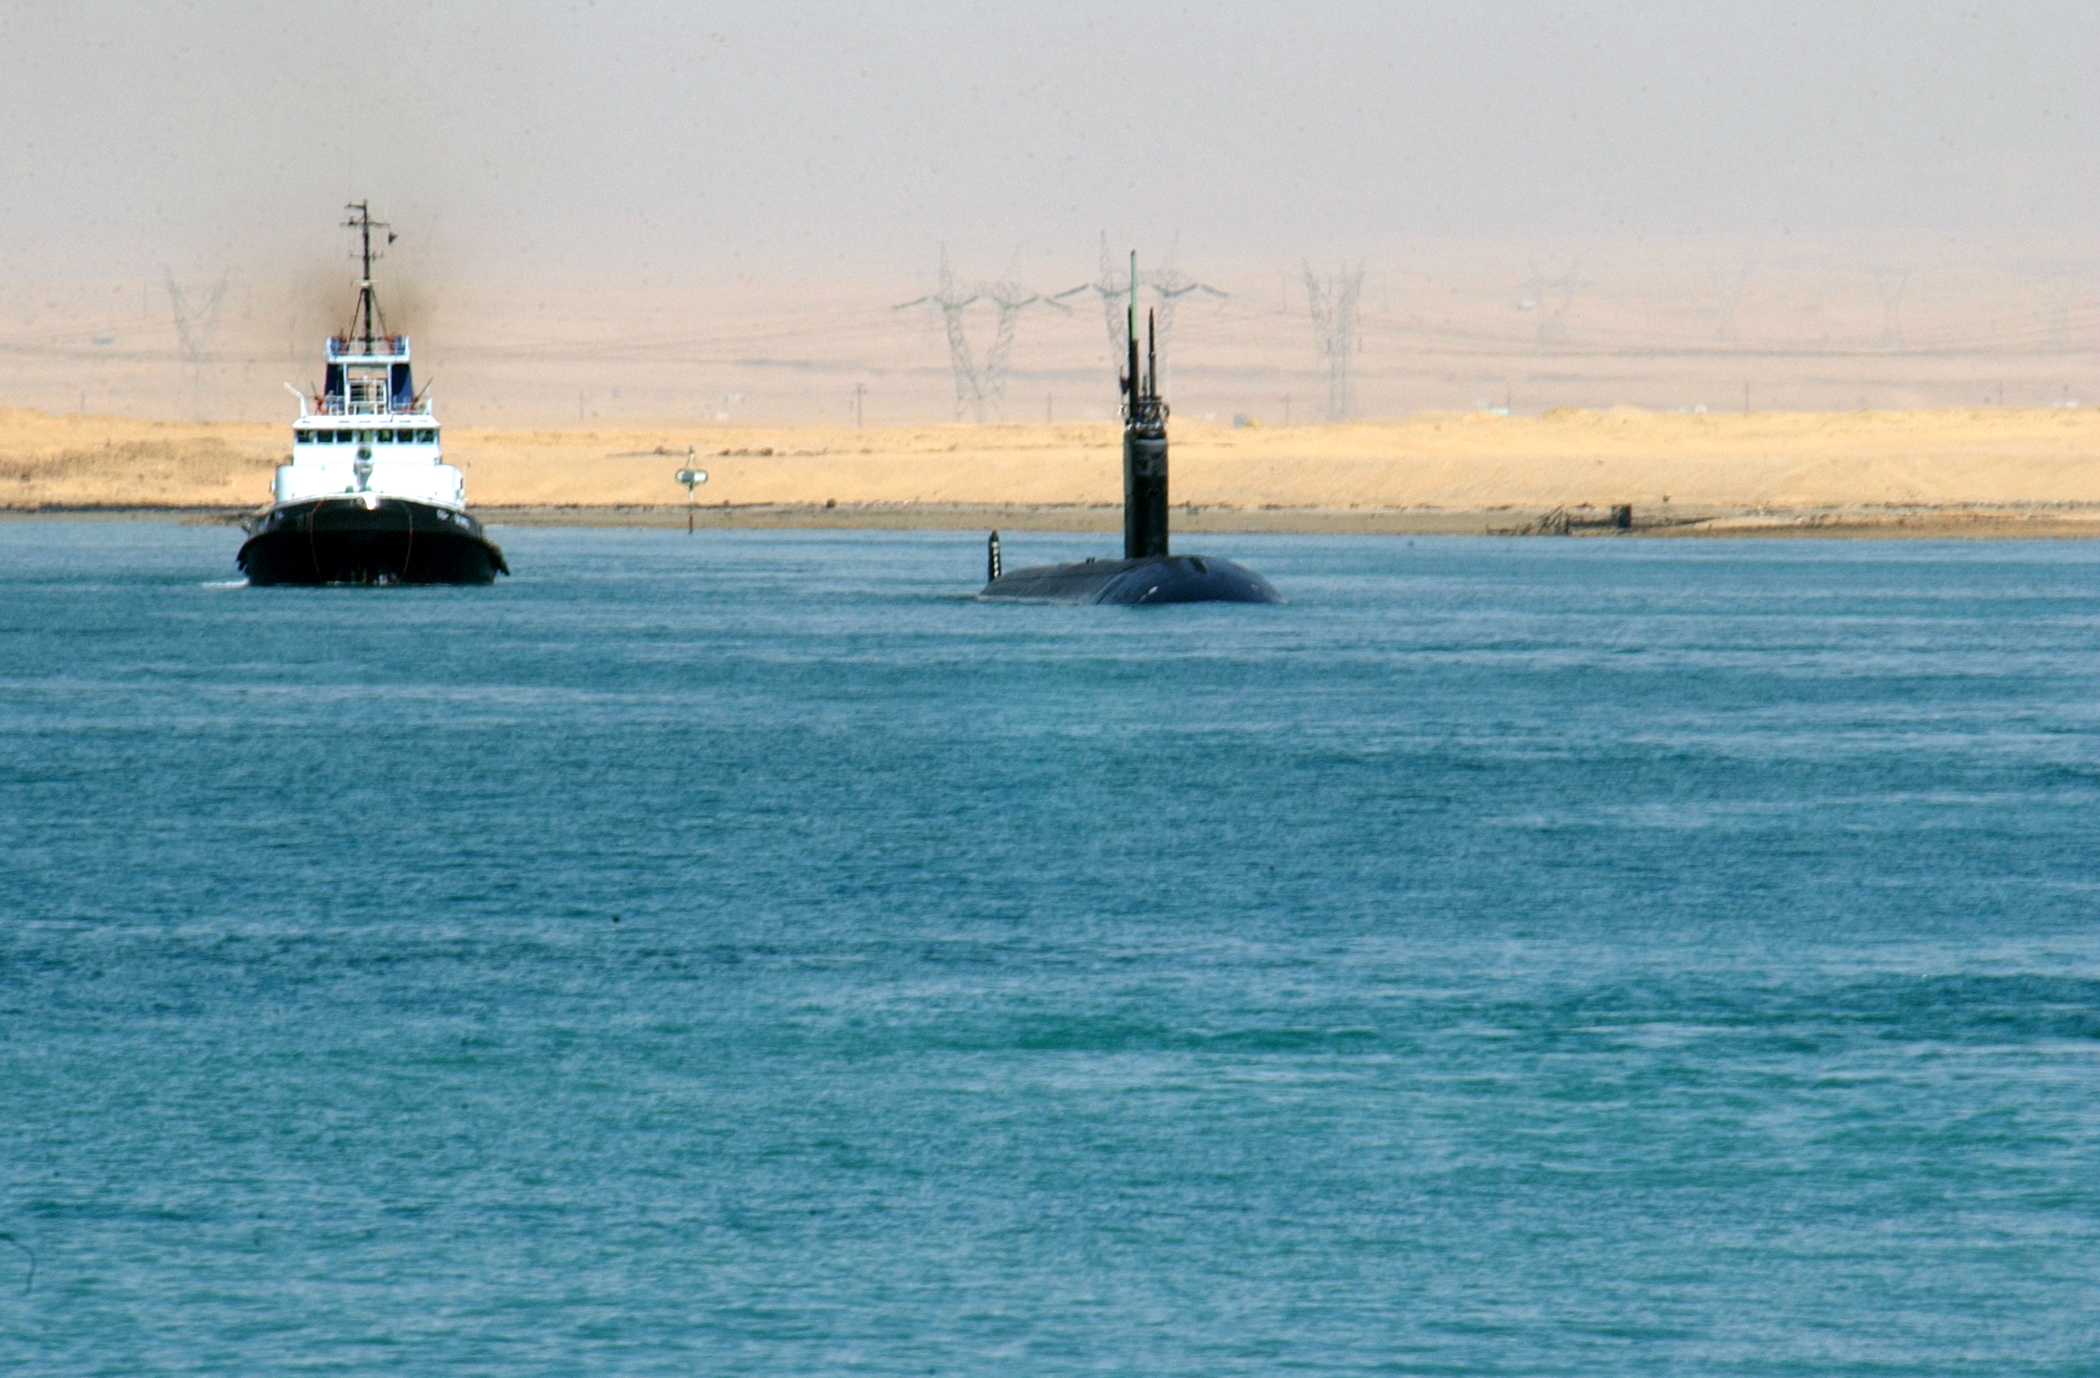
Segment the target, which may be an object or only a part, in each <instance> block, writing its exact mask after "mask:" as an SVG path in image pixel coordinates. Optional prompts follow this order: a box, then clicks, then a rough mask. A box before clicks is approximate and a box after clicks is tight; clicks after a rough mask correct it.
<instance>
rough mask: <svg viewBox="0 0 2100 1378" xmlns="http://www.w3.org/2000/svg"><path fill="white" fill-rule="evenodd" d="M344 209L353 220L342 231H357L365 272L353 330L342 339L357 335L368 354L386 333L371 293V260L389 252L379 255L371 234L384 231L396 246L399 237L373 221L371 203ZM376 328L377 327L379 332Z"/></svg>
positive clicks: (359, 285)
mask: <svg viewBox="0 0 2100 1378" xmlns="http://www.w3.org/2000/svg"><path fill="white" fill-rule="evenodd" d="M343 209H344V210H346V211H349V212H351V215H350V218H349V219H348V220H345V221H344V222H343V228H344V229H346V230H356V231H357V233H358V239H359V243H360V249H359V257H360V259H361V261H362V262H363V264H364V271H363V272H361V273H360V274H359V275H358V279H357V309H356V310H355V311H354V312H353V313H352V314H351V316H350V328H349V329H348V330H346V331H344V332H343V337H344V338H345V339H346V340H347V339H349V338H351V337H352V336H355V337H356V338H357V339H358V340H359V341H360V342H361V343H362V344H363V345H364V347H365V353H367V354H370V353H371V352H372V344H373V341H374V340H375V339H376V338H377V337H378V336H380V335H384V334H386V317H385V316H383V315H381V314H380V311H379V301H378V298H377V297H375V296H374V295H373V293H372V260H373V259H375V258H378V257H380V256H381V255H382V254H384V253H385V252H386V250H385V246H384V245H382V246H381V247H380V250H379V252H378V253H375V252H373V250H372V231H374V230H385V231H386V242H387V243H388V244H391V243H393V242H394V240H395V239H396V238H397V236H396V235H395V234H394V229H393V226H391V225H389V224H387V223H386V221H384V220H374V219H373V218H372V203H371V202H370V201H352V202H351V203H350V204H349V205H347V206H345V207H343ZM375 325H376V326H377V327H378V328H377V331H376V333H375V331H374V326H375Z"/></svg>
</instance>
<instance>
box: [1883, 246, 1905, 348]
mask: <svg viewBox="0 0 2100 1378" xmlns="http://www.w3.org/2000/svg"><path fill="white" fill-rule="evenodd" d="M1910 274H1911V269H1910V267H1909V266H1908V265H1905V266H1904V267H1901V268H1876V269H1875V270H1874V290H1875V291H1877V292H1879V293H1881V340H1880V344H1881V347H1882V348H1883V349H1901V348H1903V315H1902V311H1903V289H1904V288H1906V287H1908V286H1910Z"/></svg>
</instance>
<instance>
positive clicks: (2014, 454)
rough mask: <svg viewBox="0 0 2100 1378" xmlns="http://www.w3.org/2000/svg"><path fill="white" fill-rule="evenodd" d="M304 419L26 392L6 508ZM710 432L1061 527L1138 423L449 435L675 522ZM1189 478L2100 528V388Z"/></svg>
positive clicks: (1181, 458)
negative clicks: (2037, 398) (49, 406)
mask: <svg viewBox="0 0 2100 1378" xmlns="http://www.w3.org/2000/svg"><path fill="white" fill-rule="evenodd" d="M285 437H286V428H285V427H283V426H270V425H251V424H211V423H187V422H150V421H136V420H131V419H127V418H122V417H107V416H85V417H83V416H52V415H48V414H46V413H42V412H34V411H27V410H22V409H0V508H13V509H17V510H20V509H35V508H45V509H49V508H53V507H92V506H106V507H183V508H248V507H254V506H258V505H260V504H261V503H262V502H263V501H264V500H265V499H266V498H267V495H268V492H269V484H270V470H271V468H272V467H273V466H274V465H275V464H277V463H278V462H280V460H281V459H282V457H283V455H284V452H285V448H286V445H285ZM688 446H690V447H692V449H693V450H694V451H695V452H696V454H697V457H698V463H699V464H700V466H701V467H703V468H705V469H707V470H708V471H709V472H710V475H711V477H710V481H709V483H708V484H707V486H706V487H705V488H704V489H702V490H701V494H702V499H703V501H704V502H705V503H706V504H708V505H710V506H712V507H713V508H714V509H715V512H714V513H712V514H711V518H712V520H715V521H721V520H723V517H724V514H723V513H722V512H721V504H723V503H725V502H726V503H728V504H731V511H730V513H729V514H728V516H729V517H730V518H732V519H733V518H734V517H735V516H736V514H738V513H740V512H743V513H745V514H746V515H748V516H751V517H758V516H760V514H759V513H756V512H748V511H747V509H750V508H753V507H758V506H762V505H776V506H779V507H790V508H806V507H809V506H814V507H816V508H817V509H818V512H819V513H821V516H818V515H814V514H812V515H811V516H810V518H809V519H810V520H812V521H817V522H821V523H822V524H826V525H850V524H882V525H912V524H925V525H970V524H975V519H976V517H978V516H980V515H982V513H981V512H978V511H977V510H976V509H980V508H996V509H1001V510H1004V511H1007V512H1009V513H1011V514H1012V515H1009V516H1008V517H1006V518H1005V520H1007V521H1008V523H1009V524H1025V522H1016V521H1015V517H1017V516H1020V517H1025V515H1026V514H1025V512H1022V511H1019V509H1028V508H1051V509H1063V512H1062V516H1061V517H1060V518H1059V519H1058V520H1057V521H1056V522H1055V523H1054V524H1058V525H1074V524H1077V525H1086V526H1097V525H1098V526H1103V527H1106V526H1110V525H1113V524H1114V521H1115V517H1114V513H1113V512H1112V511H1110V510H1108V509H1109V508H1112V506H1113V505H1114V504H1116V503H1117V502H1119V501H1120V499H1121V479H1120V474H1119V467H1118V466H1119V462H1120V461H1119V451H1118V442H1117V432H1116V429H1115V427H1114V426H1113V425H1112V424H1103V423H1089V424H1073V425H1056V426H1044V425H1013V426H987V427H962V426H927V427H916V428H888V429H871V430H843V429H818V428H798V427H778V428H765V427H742V426H739V427H733V428H732V427H726V426H719V425H713V426H710V425H694V426H690V427H686V426H678V425H675V424H674V425H669V426H661V427H637V428H631V429H612V428H596V429H574V430H571V429H545V430H532V431H494V430H477V429H473V428H470V427H450V428H448V429H447V439H446V453H447V457H448V458H449V459H450V460H451V461H452V462H454V463H457V464H460V465H462V466H464V467H465V468H466V470H467V484H468V492H469V494H470V497H471V499H472V501H473V502H474V504H475V505H476V506H477V507H479V508H482V509H499V508H501V509H525V508H567V509H573V508H584V509H592V508H596V509H607V510H606V511H604V512H602V513H590V512H574V513H572V514H571V515H572V516H573V517H574V518H579V519H588V518H590V517H593V516H612V515H613V513H612V512H611V511H610V509H614V508H637V507H643V508H649V507H653V508H658V509H660V510H659V511H658V512H657V513H656V514H655V518H656V519H657V520H680V521H682V520H683V509H684V505H685V495H684V491H683V490H682V489H681V488H679V487H678V486H677V485H676V484H675V483H674V482H673V481H672V477H671V475H672V473H673V471H674V470H676V469H677V468H679V467H680V466H681V464H683V463H684V458H685V453H686V449H687V447H688ZM1174 499H1175V502H1176V503H1177V504H1191V505H1194V506H1196V507H1198V508H1201V509H1209V510H1207V511H1204V512H1201V513H1199V514H1198V515H1199V516H1201V517H1202V518H1203V520H1202V521H1201V522H1197V523H1191V524H1192V525H1203V526H1213V527H1221V528H1222V527H1231V528H1236V529H1264V528H1280V529H1300V528H1303V527H1304V526H1306V525H1307V524H1308V523H1310V524H1312V525H1316V526H1320V527H1324V528H1327V529H1348V528H1349V527H1351V526H1360V527H1362V528H1363V529H1400V528H1401V527H1404V526H1406V525H1409V523H1408V522H1407V521H1399V522H1398V525H1396V524H1395V521H1396V520H1397V519H1399V518H1401V517H1402V516H1403V515H1404V514H1409V513H1412V514H1414V515H1415V517H1416V518H1418V519H1420V520H1421V521H1423V522H1427V523H1428V524H1429V526H1435V525H1447V526H1448V525H1449V521H1450V519H1453V518H1457V517H1459V515H1460V514H1489V513H1494V514H1500V515H1499V520H1503V521H1510V520H1516V519H1520V518H1521V517H1523V516H1525V515H1527V514H1532V513H1536V512H1539V511H1542V510H1545V509H1548V508H1552V507H1557V506H1563V505H1565V506H1571V507H1572V506H1577V505H1580V504H1590V505H1592V506H1596V507H1607V506H1609V505H1611V504H1614V503H1632V504H1635V505H1636V507H1638V508H1640V509H1642V510H1643V511H1662V510H1664V504H1665V500H1667V509H1668V510H1670V511H1673V512H1678V513H1687V512H1706V513H1720V514H1734V515H1735V516H1736V517H1737V519H1738V523H1739V524H1743V525H1750V526H1755V525H1756V524H1757V523H1758V520H1759V519H1758V518H1757V517H1755V516H1754V515H1749V514H1757V513H1760V512H1769V513H1771V514H1772V515H1771V516H1768V517H1766V518H1764V519H1763V520H1764V521H1765V522H1766V523H1767V524H1770V523H1771V522H1772V521H1773V520H1774V519H1775V518H1777V519H1778V520H1781V521H1785V520H1788V519H1794V520H1799V519H1802V518H1804V517H1807V516H1811V515H1815V514H1821V516H1822V518H1823V519H1824V520H1825V521H1827V520H1828V519H1829V517H1830V516H1831V515H1832V514H1834V513H1835V514H1841V515H1845V516H1846V517H1847V518H1848V519H1857V518H1860V517H1863V516H1871V514H1872V513H1873V512H1875V511H1877V510H1886V509H1892V508H1902V509H1912V510H1913V511H1914V512H1927V513H1929V512H1931V511H1935V510H1937V511H1939V512H1942V513H1944V514H1946V515H1949V516H1952V515H1954V514H1958V513H1963V512H1981V513H1995V514H1996V515H1997V516H1998V517H1999V518H2004V519H2010V518H2015V517H2017V518H2020V519H2022V520H2026V521H2029V522H2032V521H2033V520H2034V519H2035V518H2036V517H2039V516H2044V515H2046V517H2047V524H2048V525H2050V526H2051V527H2057V526H2064V525H2067V524H2068V525H2070V526H2071V527H2073V528H2074V529H2082V528H2083V527H2084V525H2085V522H2086V521H2087V520H2091V521H2093V522H2094V523H2095V525H2094V528H2093V529H2094V530H2096V531H2100V411H2096V410H2092V409H2048V410H1999V409H1963V410H1941V411H1905V412H1844V413H1836V412H1823V413H1769V414H1767V413H1753V414H1750V415H1732V414H1731V415H1720V414H1706V415H1687V414H1677V413H1663V414H1658V413H1648V412H1641V411H1635V410H1632V409H1630V408H1614V409H1612V410H1609V411H1604V412H1587V411H1570V410H1562V411H1557V412H1550V413H1548V414H1546V415H1545V416H1541V417H1498V416H1493V415H1486V414H1455V413H1452V414H1424V415H1420V416H1416V417H1412V418H1410V419H1408V420H1405V421H1394V422H1362V423H1353V424H1346V425H1332V426H1300V427H1290V428H1279V429H1264V428H1254V427H1250V428H1247V429H1242V430H1235V429H1232V428H1229V427H1222V426H1216V425H1206V424H1203V423H1200V422H1186V421H1177V422H1176V423H1175V427H1174ZM826 503H837V504H838V509H834V510H826V509H824V507H823V504H826ZM957 508H962V509H967V510H966V511H964V512H963V513H960V514H958V513H956V512H955V511H954V509H957ZM2081 508H2084V509H2090V510H2089V511H2084V512H2081V511H2080V510H2078V509H2081ZM1072 509H1078V510H1076V511H1075V510H1072ZM944 514H945V515H944ZM1350 514H1354V515H1350ZM634 515H636V516H637V518H639V514H634ZM773 515H774V517H775V518H780V517H784V516H787V515H788V514H785V513H779V512H776V513H774V514H773ZM1046 515H1049V514H1046ZM1440 515H1441V518H1442V520H1439V517H1440ZM957 516H960V517H961V518H963V519H962V520H953V519H952V518H955V517H957ZM1314 518H1319V520H1312V519H1314ZM1459 525H1460V526H1463V525H1464V522H1462V521H1461V522H1460V523H1459ZM1423 529H1429V528H1428V527H1424V528H1423ZM1450 529H1456V528H1455V527H1452V528H1450Z"/></svg>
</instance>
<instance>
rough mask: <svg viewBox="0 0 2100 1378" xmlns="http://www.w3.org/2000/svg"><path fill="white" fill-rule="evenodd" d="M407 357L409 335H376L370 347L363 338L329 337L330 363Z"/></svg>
mask: <svg viewBox="0 0 2100 1378" xmlns="http://www.w3.org/2000/svg"><path fill="white" fill-rule="evenodd" d="M407 357H408V336H406V335H374V336H373V337H372V347H371V348H370V349H366V348H365V342H364V341H363V340H350V339H346V338H344V337H343V336H341V335H331V336H329V337H328V360H329V362H330V363H334V362H335V361H336V360H338V359H406V358H407Z"/></svg>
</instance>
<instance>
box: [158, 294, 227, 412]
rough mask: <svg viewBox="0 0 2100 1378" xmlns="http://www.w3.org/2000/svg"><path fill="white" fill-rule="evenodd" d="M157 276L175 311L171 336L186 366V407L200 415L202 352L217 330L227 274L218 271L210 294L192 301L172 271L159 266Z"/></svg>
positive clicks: (202, 400) (224, 297)
mask: <svg viewBox="0 0 2100 1378" xmlns="http://www.w3.org/2000/svg"><path fill="white" fill-rule="evenodd" d="M161 276H162V277H164V278H166V279H167V283H168V305H169V308H170V309H171V310H172V311H173V312H174V313H175V337H176V339H177V340H179V341H180V342H181V345H182V358H183V362H184V363H186V364H188V365H189V368H190V410H191V411H192V412H193V413H196V414H197V415H198V416H199V417H200V418H201V416H202V413H203V408H204V352H205V351H206V350H207V349H209V348H211V342H212V338H213V337H214V336H216V335H217V334H218V333H219V308H220V307H221V306H222V305H224V304H225V301H226V282H227V278H228V277H229V274H226V273H221V274H219V280H218V282H217V283H216V284H214V285H213V287H212V289H211V295H209V296H207V297H204V298H202V299H201V300H200V301H197V302H192V301H191V300H190V299H189V297H188V295H187V294H185V293H184V292H183V290H182V286H181V284H179V283H177V282H176V281H175V274H174V272H173V271H172V270H171V269H169V268H167V267H165V266H163V267H162V268H161Z"/></svg>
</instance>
